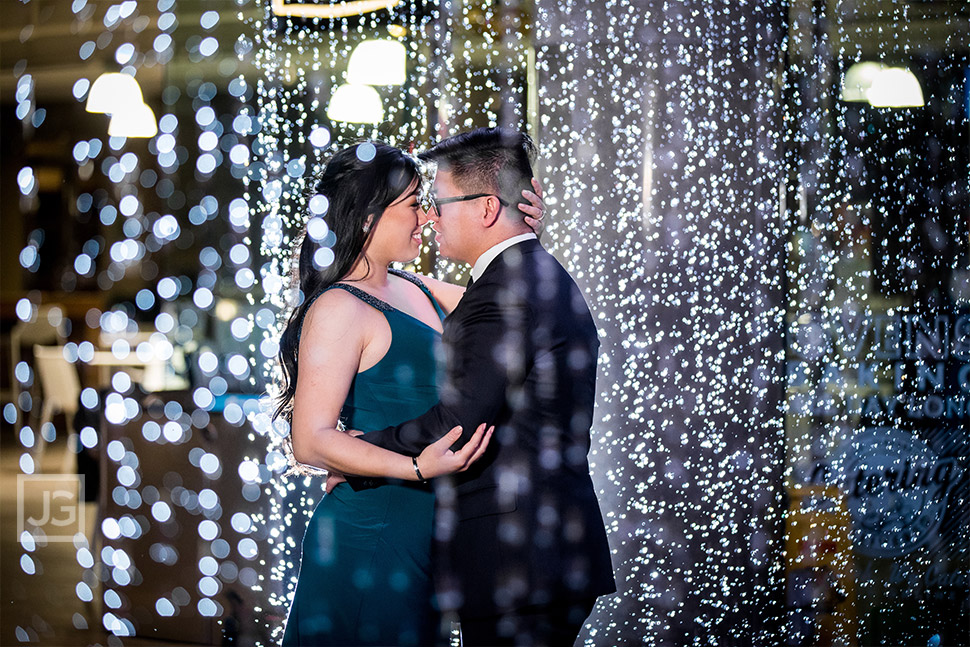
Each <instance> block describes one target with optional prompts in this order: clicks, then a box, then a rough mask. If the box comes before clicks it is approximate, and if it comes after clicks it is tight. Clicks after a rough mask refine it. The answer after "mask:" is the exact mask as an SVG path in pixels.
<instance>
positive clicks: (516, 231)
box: [467, 224, 534, 265]
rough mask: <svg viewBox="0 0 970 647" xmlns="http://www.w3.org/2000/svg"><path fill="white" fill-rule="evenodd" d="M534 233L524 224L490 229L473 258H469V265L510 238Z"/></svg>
mask: <svg viewBox="0 0 970 647" xmlns="http://www.w3.org/2000/svg"><path fill="white" fill-rule="evenodd" d="M531 233H534V232H533V231H532V229H531V228H530V227H528V226H527V225H525V224H523V225H522V227H503V228H502V230H501V231H492V230H489V235H488V236H487V237H484V236H483V240H482V242H481V244H479V245H478V247H477V248H476V250H475V254H474V257H473V258H470V259H468V261H467V262H468V264H469V265H474V264H475V261H477V260H478V259H479V258H481V256H482V254H484V253H485V252H487V251H488V250H490V249H492V248H493V247H495V246H496V245H498V244H500V243H503V242H505V241H506V240H508V239H509V238H515V237H516V236H521V235H522V234H531Z"/></svg>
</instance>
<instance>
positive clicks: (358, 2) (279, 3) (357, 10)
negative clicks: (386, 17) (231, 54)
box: [272, 0, 402, 18]
mask: <svg viewBox="0 0 970 647" xmlns="http://www.w3.org/2000/svg"><path fill="white" fill-rule="evenodd" d="M401 2H402V0H346V1H345V2H336V3H332V4H313V3H305V2H286V0H273V5H272V6H273V13H275V14H276V15H277V16H299V17H302V18H344V17H346V16H358V15H360V14H365V13H370V12H372V11H380V10H381V9H390V8H392V7H396V6H397V5H399V4H401Z"/></svg>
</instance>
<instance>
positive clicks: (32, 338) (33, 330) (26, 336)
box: [10, 305, 67, 428]
mask: <svg viewBox="0 0 970 647" xmlns="http://www.w3.org/2000/svg"><path fill="white" fill-rule="evenodd" d="M66 339H67V323H66V319H65V318H64V310H63V309H62V308H61V307H60V306H57V305H46V306H40V307H38V308H37V310H36V312H34V313H33V316H32V317H31V319H30V321H18V322H17V323H16V324H15V325H14V327H13V329H12V330H11V331H10V392H11V395H10V401H11V402H13V403H14V404H15V405H17V423H19V422H20V415H21V413H20V403H19V398H20V392H21V386H20V381H19V380H18V379H17V364H19V363H20V360H21V359H22V354H21V353H22V351H23V349H24V348H32V347H33V346H35V345H37V344H56V343H63V342H64V340H66ZM17 426H18V428H19V424H18V425H17Z"/></svg>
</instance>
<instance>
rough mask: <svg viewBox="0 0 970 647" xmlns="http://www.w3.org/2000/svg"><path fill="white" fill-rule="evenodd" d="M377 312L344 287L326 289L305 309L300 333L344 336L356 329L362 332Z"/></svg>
mask: <svg viewBox="0 0 970 647" xmlns="http://www.w3.org/2000/svg"><path fill="white" fill-rule="evenodd" d="M375 314H377V311H376V310H374V308H372V307H371V306H369V305H367V304H366V303H364V302H363V301H361V300H360V299H359V298H357V297H355V296H354V295H353V294H351V293H350V292H348V291H347V290H341V289H339V288H338V289H333V290H327V291H326V292H324V293H323V294H321V295H320V296H319V297H317V298H316V299H315V300H314V301H313V303H311V304H310V307H309V308H308V309H307V312H306V316H305V317H304V319H303V336H304V337H305V336H307V335H313V336H323V337H341V338H343V337H345V336H346V335H347V334H349V333H352V332H354V331H357V332H358V333H359V334H360V335H362V334H363V332H364V331H365V329H366V328H367V326H368V323H369V322H371V321H373V320H374V315H375Z"/></svg>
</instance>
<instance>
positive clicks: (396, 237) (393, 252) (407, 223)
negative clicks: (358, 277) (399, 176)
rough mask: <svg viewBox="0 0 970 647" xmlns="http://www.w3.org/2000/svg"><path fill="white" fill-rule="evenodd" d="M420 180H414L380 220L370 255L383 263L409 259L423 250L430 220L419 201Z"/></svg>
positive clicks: (372, 240)
mask: <svg viewBox="0 0 970 647" xmlns="http://www.w3.org/2000/svg"><path fill="white" fill-rule="evenodd" d="M418 188H419V187H418V181H417V179H415V180H414V182H412V183H411V186H409V187H408V188H407V189H405V190H404V192H403V193H402V194H401V195H399V196H398V197H397V198H396V199H395V200H394V202H392V203H391V205H390V206H389V207H387V208H386V209H385V210H384V214H383V215H382V216H381V217H380V220H378V221H377V227H376V228H375V229H374V232H373V234H372V235H371V239H370V243H369V244H368V249H367V251H368V255H369V256H371V257H372V258H374V260H377V261H380V262H384V261H386V262H388V263H390V262H395V261H396V262H406V261H411V260H414V259H415V258H417V256H418V254H419V252H420V251H421V242H422V235H421V230H422V228H423V227H424V225H425V223H427V222H428V217H427V214H425V212H424V211H423V210H422V209H421V205H420V204H419V203H418Z"/></svg>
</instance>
